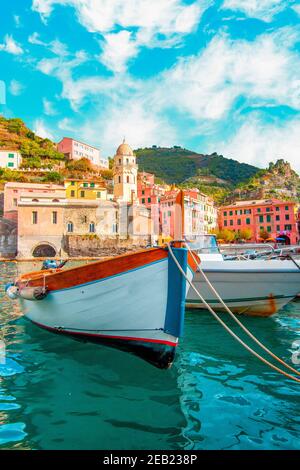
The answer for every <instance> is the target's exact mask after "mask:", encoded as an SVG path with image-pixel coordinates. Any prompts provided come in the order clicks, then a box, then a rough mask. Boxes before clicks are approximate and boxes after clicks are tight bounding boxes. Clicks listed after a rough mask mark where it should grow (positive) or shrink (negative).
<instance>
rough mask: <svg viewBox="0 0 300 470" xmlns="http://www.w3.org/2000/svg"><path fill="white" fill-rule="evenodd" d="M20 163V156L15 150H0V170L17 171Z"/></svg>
mask: <svg viewBox="0 0 300 470" xmlns="http://www.w3.org/2000/svg"><path fill="white" fill-rule="evenodd" d="M21 163H22V156H21V154H20V152H17V151H16V150H0V168H9V169H10V170H17V169H18V168H19V167H20V165H21Z"/></svg>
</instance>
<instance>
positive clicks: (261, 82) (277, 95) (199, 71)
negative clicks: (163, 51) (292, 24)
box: [152, 29, 300, 120]
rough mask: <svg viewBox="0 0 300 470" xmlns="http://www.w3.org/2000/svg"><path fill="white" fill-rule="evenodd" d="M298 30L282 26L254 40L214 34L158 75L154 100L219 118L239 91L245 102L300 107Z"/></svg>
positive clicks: (193, 114) (206, 117)
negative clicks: (200, 47) (294, 47)
mask: <svg viewBox="0 0 300 470" xmlns="http://www.w3.org/2000/svg"><path fill="white" fill-rule="evenodd" d="M296 40H297V35H296V34H295V33H294V32H293V31H291V30H289V29H283V30H281V31H277V32H276V33H273V34H268V35H262V36H258V38H257V39H256V40H255V41H253V42H248V41H244V40H236V41H233V40H231V39H230V38H229V37H227V36H226V35H220V36H215V38H214V39H213V40H212V41H211V42H210V44H209V45H208V46H207V47H206V49H204V50H203V51H201V52H200V53H199V54H198V55H195V56H189V57H186V58H183V59H180V60H179V62H178V63H177V64H176V65H175V66H174V67H173V68H171V69H170V70H168V71H166V72H165V73H163V74H162V75H161V77H159V78H158V79H155V80H158V83H157V84H156V86H155V87H152V88H155V89H156V91H155V92H154V93H155V101H154V102H155V103H156V105H157V106H159V107H170V105H171V106H175V107H176V108H178V110H179V111H180V112H182V113H188V114H189V115H190V116H191V117H193V118H194V119H197V120H220V119H221V118H223V117H225V115H226V114H227V113H228V112H229V111H230V109H231V108H232V107H233V105H234V102H235V100H236V99H237V98H238V97H240V96H243V97H244V99H246V100H247V105H250V106H254V105H255V106H257V105H287V106H290V107H293V108H295V109H300V78H299V67H300V57H299V54H298V53H297V52H296V51H293V50H292V47H291V46H292V45H293V44H294V42H296Z"/></svg>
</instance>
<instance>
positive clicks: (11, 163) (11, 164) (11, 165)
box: [7, 162, 15, 167]
mask: <svg viewBox="0 0 300 470" xmlns="http://www.w3.org/2000/svg"><path fill="white" fill-rule="evenodd" d="M7 166H9V167H14V166H15V164H14V162H8V164H7Z"/></svg>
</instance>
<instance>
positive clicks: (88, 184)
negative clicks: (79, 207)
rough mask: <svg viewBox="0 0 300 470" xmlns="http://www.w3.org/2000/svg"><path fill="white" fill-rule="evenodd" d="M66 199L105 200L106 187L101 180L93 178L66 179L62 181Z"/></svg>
mask: <svg viewBox="0 0 300 470" xmlns="http://www.w3.org/2000/svg"><path fill="white" fill-rule="evenodd" d="M64 186H65V189H66V197H67V199H72V200H73V199H80V200H106V199H107V189H106V188H105V187H104V186H103V182H102V181H97V180H95V179H85V180H77V179H66V180H65V181H64Z"/></svg>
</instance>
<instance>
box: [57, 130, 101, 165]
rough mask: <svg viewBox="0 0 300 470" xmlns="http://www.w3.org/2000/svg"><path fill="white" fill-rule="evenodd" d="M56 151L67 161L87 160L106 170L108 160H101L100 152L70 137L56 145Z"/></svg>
mask: <svg viewBox="0 0 300 470" xmlns="http://www.w3.org/2000/svg"><path fill="white" fill-rule="evenodd" d="M57 149H58V151H59V152H61V153H63V154H64V155H65V157H66V158H67V159H68V160H80V159H81V158H88V159H89V160H90V161H91V163H92V164H93V165H97V166H100V167H102V168H105V169H107V168H108V160H107V159H106V158H101V155H100V150H99V149H98V148H96V147H93V146H92V145H88V144H86V143H84V142H80V141H79V140H75V139H72V138H71V137H64V138H63V139H62V140H61V141H60V142H59V143H58V144H57Z"/></svg>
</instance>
